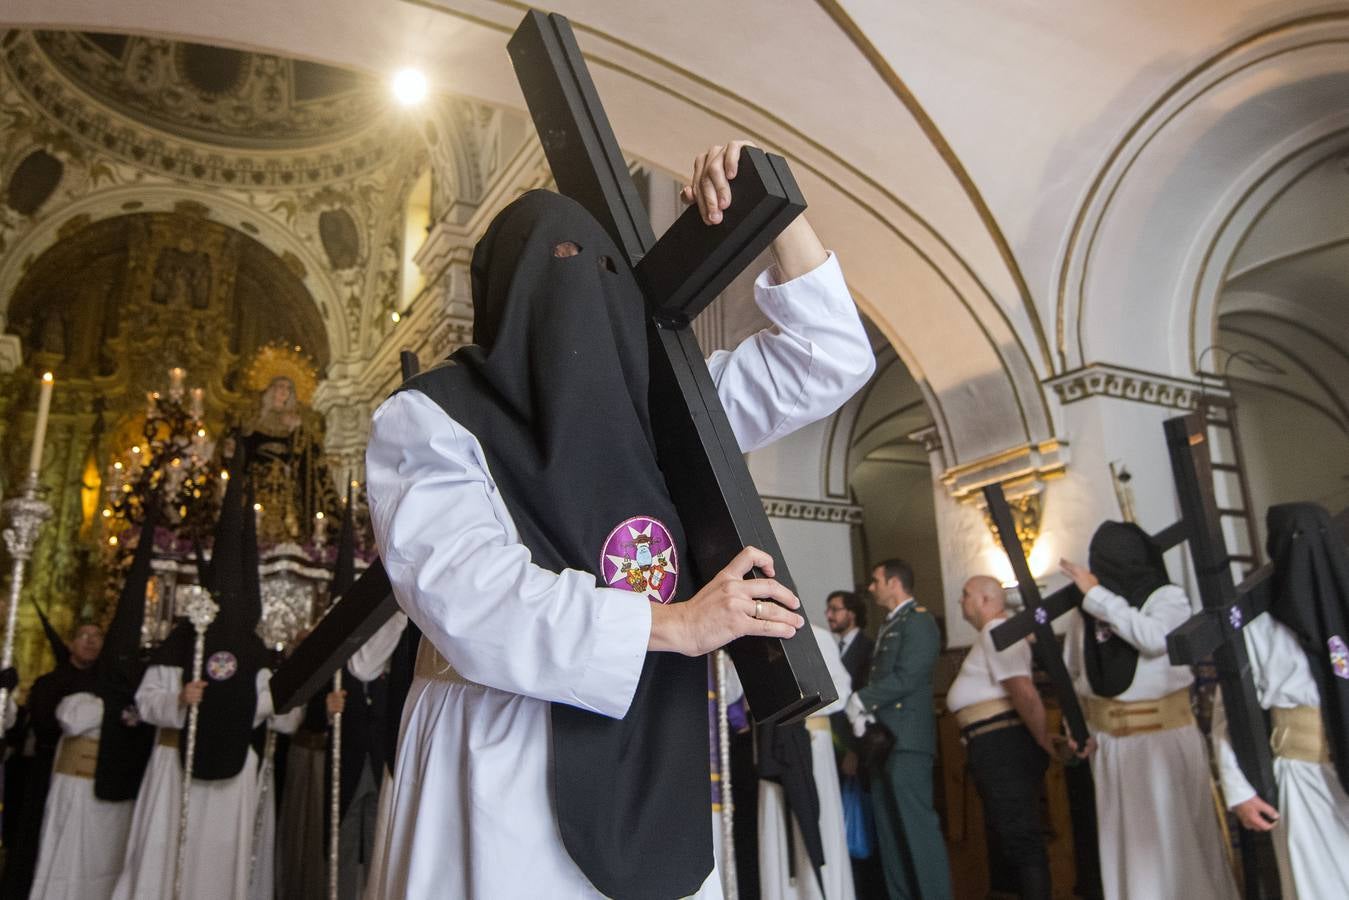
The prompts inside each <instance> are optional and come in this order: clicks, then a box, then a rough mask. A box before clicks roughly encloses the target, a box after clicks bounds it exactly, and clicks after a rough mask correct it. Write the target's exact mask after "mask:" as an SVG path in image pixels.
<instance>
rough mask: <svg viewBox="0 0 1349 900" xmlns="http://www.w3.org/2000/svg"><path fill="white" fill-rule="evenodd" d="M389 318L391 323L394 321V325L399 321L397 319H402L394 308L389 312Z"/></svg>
mask: <svg viewBox="0 0 1349 900" xmlns="http://www.w3.org/2000/svg"><path fill="white" fill-rule="evenodd" d="M389 318H390V319H392V320H393V323H394V324H395V325H397V324H398V323H399V321H401V320H402V318H403V317H402V316H400V315H399V314H398V310H396V309H395V310H394V311H393V312H391V313H389Z"/></svg>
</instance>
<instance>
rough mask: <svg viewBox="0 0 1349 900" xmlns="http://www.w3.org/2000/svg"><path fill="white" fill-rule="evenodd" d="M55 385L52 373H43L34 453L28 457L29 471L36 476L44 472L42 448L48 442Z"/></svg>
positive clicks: (34, 433)
mask: <svg viewBox="0 0 1349 900" xmlns="http://www.w3.org/2000/svg"><path fill="white" fill-rule="evenodd" d="M55 383H56V380H55V379H54V378H52V373H51V372H43V373H42V388H41V390H40V391H39V392H38V395H37V425H36V426H35V427H34V428H33V452H32V453H30V454H29V456H28V471H29V472H31V473H32V474H34V475H36V474H37V473H38V472H40V471H41V470H42V446H43V444H45V443H46V442H47V416H48V415H49V414H50V413H51V409H52V387H53V386H54V385H55Z"/></svg>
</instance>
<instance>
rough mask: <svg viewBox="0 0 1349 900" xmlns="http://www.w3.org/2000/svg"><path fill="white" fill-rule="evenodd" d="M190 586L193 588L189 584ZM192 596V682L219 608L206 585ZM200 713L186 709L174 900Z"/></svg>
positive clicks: (179, 891) (196, 707)
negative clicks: (185, 741)
mask: <svg viewBox="0 0 1349 900" xmlns="http://www.w3.org/2000/svg"><path fill="white" fill-rule="evenodd" d="M190 587H196V586H195V585H194V586H190ZM194 594H195V596H193V598H192V599H191V600H190V601H188V604H187V618H188V621H189V622H191V623H192V628H193V629H194V630H195V631H196V633H197V635H196V639H195V640H194V641H193V643H192V681H201V668H202V664H203V657H204V656H205V655H206V629H208V628H210V627H211V623H212V622H214V621H215V617H216V614H217V613H218V612H220V607H219V606H217V605H216V602H215V601H214V600H212V599H211V595H210V593H208V592H207V591H206V589H205V588H201V587H196V590H195V591H194ZM200 713H201V705H200V704H199V703H194V704H192V706H191V707H189V708H188V711H187V746H186V753H185V756H184V759H183V799H182V805H180V806H179V807H178V859H177V862H176V863H175V865H174V868H173V896H174V900H182V897H183V866H184V865H185V864H186V862H187V824H188V806H189V803H190V801H191V799H192V762H193V757H194V756H195V755H196V750H197V718H198V716H199V715H200Z"/></svg>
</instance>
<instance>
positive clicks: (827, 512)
mask: <svg viewBox="0 0 1349 900" xmlns="http://www.w3.org/2000/svg"><path fill="white" fill-rule="evenodd" d="M762 500H763V510H764V512H765V513H767V514H768V517H769V518H772V519H800V520H803V521H806V522H827V523H829V524H834V525H861V524H862V507H860V506H856V505H854V504H852V503H830V502H827V501H824V500H800V499H797V498H794V497H763V498H762Z"/></svg>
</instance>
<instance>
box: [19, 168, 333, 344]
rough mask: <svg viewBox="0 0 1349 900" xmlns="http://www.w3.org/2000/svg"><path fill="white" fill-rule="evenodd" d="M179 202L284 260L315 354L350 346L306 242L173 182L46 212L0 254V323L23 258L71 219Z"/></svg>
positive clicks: (268, 220) (129, 188) (83, 221)
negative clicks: (317, 328)
mask: <svg viewBox="0 0 1349 900" xmlns="http://www.w3.org/2000/svg"><path fill="white" fill-rule="evenodd" d="M182 203H189V204H192V205H194V207H196V208H199V209H201V210H203V215H205V217H206V218H207V219H208V220H210V221H212V222H216V223H218V224H220V225H222V226H224V227H227V228H230V229H232V230H234V231H238V232H240V233H241V234H242V235H244V236H247V237H248V238H249V239H250V240H253V241H255V242H257V243H258V244H260V245H261V246H263V247H265V248H266V249H267V250H269V251H270V252H271V253H273V254H274V255H275V256H277V257H278V258H279V259H281V260H285V261H287V263H288V264H289V265H290V267H291V269H292V271H294V272H295V273H296V276H297V278H298V279H299V280H300V282H301V283H302V284H303V285H304V288H305V291H306V292H307V294H308V296H309V298H310V299H311V300H312V302H313V303H314V305H315V307H316V308H317V311H318V314H319V316H320V317H321V319H322V323H323V329H322V333H323V338H324V341H325V343H324V346H323V347H322V348H319V352H316V353H315V357H316V358H318V359H321V360H324V361H337V360H340V359H342V358H343V357H344V356H345V355H347V354H348V353H349V352H350V351H351V343H350V337H349V335H348V334H347V332H346V326H345V318H344V316H343V314H342V306H341V303H340V301H339V298H338V294H337V289H336V286H335V285H334V284H333V282H332V280H331V279H330V278H329V277H328V275H327V271H328V268H327V265H326V263H325V262H324V261H323V260H322V259H321V258H320V257H319V256H318V255H317V254H316V253H315V252H314V251H313V250H312V249H311V248H310V247H309V246H308V245H307V244H306V243H305V242H303V241H302V240H300V239H299V237H298V236H297V235H295V234H294V233H293V232H291V231H290V230H289V229H287V228H285V227H284V226H283V225H282V224H281V223H279V222H277V221H276V220H274V219H273V218H272V217H271V216H269V215H267V214H265V213H262V212H259V211H258V210H256V209H253V208H251V207H249V206H248V205H246V204H245V203H242V202H240V201H238V200H234V199H232V198H230V197H226V196H223V195H220V194H207V193H204V192H201V191H196V190H192V189H189V188H185V187H181V186H176V185H134V184H132V185H124V186H119V187H115V188H109V189H107V190H103V191H98V192H96V193H92V194H89V195H86V196H84V197H81V198H79V199H78V200H76V201H74V202H72V203H70V204H68V205H66V206H64V207H62V208H61V209H60V210H59V211H56V212H54V213H52V214H49V215H46V216H45V217H44V218H43V219H42V221H40V222H38V223H36V224H35V225H34V227H33V228H32V229H31V230H29V231H28V232H27V233H25V234H24V235H23V237H22V238H21V239H20V240H18V241H17V242H15V244H14V246H13V247H11V248H10V249H9V252H8V253H6V254H5V255H4V256H3V257H0V323H4V322H7V321H8V318H9V308H8V306H9V303H10V301H11V299H12V298H13V296H14V292H15V289H16V288H17V286H18V284H19V282H20V280H21V279H22V278H23V275H24V272H25V270H26V267H27V263H28V262H29V261H31V260H33V259H37V258H38V257H39V256H40V255H41V254H42V253H43V252H45V251H46V250H48V249H50V248H51V247H52V246H54V245H55V244H56V243H57V242H58V241H59V240H60V239H61V238H62V236H63V232H64V231H65V230H66V229H67V228H69V227H71V223H79V224H80V225H87V224H93V223H95V222H99V221H103V220H106V219H112V218H116V217H119V216H124V215H127V214H131V213H151V212H171V211H172V210H173V209H174V208H175V207H176V206H178V205H179V204H182Z"/></svg>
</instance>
